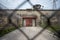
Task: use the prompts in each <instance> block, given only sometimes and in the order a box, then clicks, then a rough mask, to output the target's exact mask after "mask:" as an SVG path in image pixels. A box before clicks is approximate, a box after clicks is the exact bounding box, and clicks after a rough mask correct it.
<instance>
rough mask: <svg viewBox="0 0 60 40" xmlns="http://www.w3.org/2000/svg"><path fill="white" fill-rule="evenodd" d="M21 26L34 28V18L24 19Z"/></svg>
mask: <svg viewBox="0 0 60 40" xmlns="http://www.w3.org/2000/svg"><path fill="white" fill-rule="evenodd" d="M23 26H26V27H32V26H36V18H35V17H24V18H23Z"/></svg>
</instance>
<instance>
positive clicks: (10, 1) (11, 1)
mask: <svg viewBox="0 0 60 40" xmlns="http://www.w3.org/2000/svg"><path fill="white" fill-rule="evenodd" d="M24 1H25V0H0V3H1V4H3V5H4V6H6V7H7V8H8V9H15V8H16V7H17V6H18V5H19V4H21V3H22V2H24ZM30 1H31V3H32V4H33V5H35V4H41V5H42V6H44V7H43V9H52V7H53V6H52V4H53V2H52V0H30ZM59 4H60V0H57V1H56V5H57V8H59V7H60V5H59ZM27 8H32V6H31V5H30V4H29V3H28V2H27V3H25V4H24V5H23V6H21V7H20V8H19V9H27Z"/></svg>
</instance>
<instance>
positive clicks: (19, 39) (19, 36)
mask: <svg viewBox="0 0 60 40" xmlns="http://www.w3.org/2000/svg"><path fill="white" fill-rule="evenodd" d="M20 29H21V30H22V31H23V32H24V33H25V34H26V35H27V37H28V38H29V39H32V38H33V37H34V36H35V35H37V34H38V33H39V32H40V31H41V29H42V28H41V27H22V28H20ZM22 31H19V30H18V29H17V30H15V31H13V32H10V33H8V34H6V35H5V36H3V37H1V38H0V40H29V39H28V38H27V37H26V35H25V34H24V33H22ZM34 40H58V38H57V37H56V36H54V35H53V33H51V32H50V31H48V30H45V31H43V33H42V34H41V35H40V34H39V35H38V36H37V37H36V38H35V39H34Z"/></svg>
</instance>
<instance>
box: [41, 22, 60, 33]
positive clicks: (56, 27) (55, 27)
mask: <svg viewBox="0 0 60 40" xmlns="http://www.w3.org/2000/svg"><path fill="white" fill-rule="evenodd" d="M46 25H47V24H46V23H45V24H42V25H40V26H41V27H42V28H44V27H45V26H46ZM51 26H52V27H54V29H55V30H60V25H58V24H55V25H51ZM47 29H48V30H50V31H52V32H54V30H53V29H52V28H51V27H50V26H48V28H47Z"/></svg>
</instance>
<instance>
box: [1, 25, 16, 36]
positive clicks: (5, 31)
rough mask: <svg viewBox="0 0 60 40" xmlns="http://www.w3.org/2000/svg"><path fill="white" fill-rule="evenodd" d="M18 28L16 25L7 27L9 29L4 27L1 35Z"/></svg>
mask: <svg viewBox="0 0 60 40" xmlns="http://www.w3.org/2000/svg"><path fill="white" fill-rule="evenodd" d="M15 29H16V28H15V27H13V26H12V27H9V28H7V29H3V30H2V31H0V37H1V36H3V35H5V34H7V33H9V32H11V31H13V30H15Z"/></svg>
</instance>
